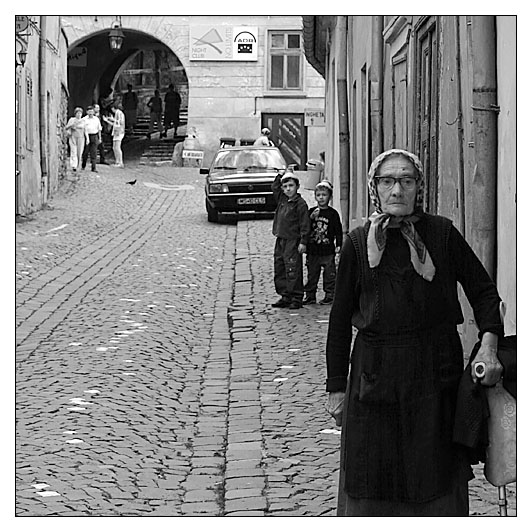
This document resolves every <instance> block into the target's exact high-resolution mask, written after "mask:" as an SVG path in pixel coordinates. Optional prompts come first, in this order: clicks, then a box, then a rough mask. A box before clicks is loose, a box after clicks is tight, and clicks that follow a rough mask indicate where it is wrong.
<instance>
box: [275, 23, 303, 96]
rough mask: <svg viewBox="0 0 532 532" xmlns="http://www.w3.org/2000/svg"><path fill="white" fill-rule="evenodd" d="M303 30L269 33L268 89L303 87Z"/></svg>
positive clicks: (295, 88)
mask: <svg viewBox="0 0 532 532" xmlns="http://www.w3.org/2000/svg"><path fill="white" fill-rule="evenodd" d="M301 41H302V39H301V32H298V31H293V32H280V31H272V32H270V35H269V46H268V51H269V69H268V89H272V90H277V89H279V90H297V89H301V79H302V75H303V52H302V42H301Z"/></svg>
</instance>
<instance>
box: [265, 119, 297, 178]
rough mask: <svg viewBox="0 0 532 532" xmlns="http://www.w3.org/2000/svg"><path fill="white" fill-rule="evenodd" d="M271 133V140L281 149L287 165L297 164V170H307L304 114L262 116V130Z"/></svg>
mask: <svg viewBox="0 0 532 532" xmlns="http://www.w3.org/2000/svg"><path fill="white" fill-rule="evenodd" d="M263 127H267V128H268V129H269V130H270V131H271V135H270V138H271V140H272V141H273V143H274V144H275V145H276V146H277V147H278V148H279V150H280V151H281V153H282V154H283V157H284V158H285V160H286V164H287V165H289V164H295V165H297V169H299V170H306V168H307V128H306V127H305V116H304V115H303V114H302V113H275V114H268V113H263V114H262V125H261V128H263Z"/></svg>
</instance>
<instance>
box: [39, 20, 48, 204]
mask: <svg viewBox="0 0 532 532" xmlns="http://www.w3.org/2000/svg"><path fill="white" fill-rule="evenodd" d="M46 105H47V98H46V15H41V16H40V28H39V147H40V155H41V190H42V189H43V188H45V187H46V183H47V180H46V179H44V178H46V177H47V176H48V139H47V135H46V131H47V127H46V126H47V121H48V116H47V112H46ZM47 195H48V191H47V190H46V191H45V194H44V195H43V203H45V202H46V199H47Z"/></svg>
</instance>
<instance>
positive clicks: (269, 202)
mask: <svg viewBox="0 0 532 532" xmlns="http://www.w3.org/2000/svg"><path fill="white" fill-rule="evenodd" d="M285 170H286V162H285V160H284V158H283V156H282V155H281V152H280V151H279V149H278V148H275V147H266V146H257V147H255V146H237V147H231V148H220V149H219V150H218V152H217V153H216V155H215V156H214V159H213V161H212V164H211V166H210V168H200V174H206V178H205V208H206V209H207V219H208V220H209V222H216V221H218V214H219V213H221V212H241V211H259V212H273V211H275V201H274V199H273V193H272V188H271V187H272V183H273V180H274V179H275V176H276V175H277V174H278V173H280V172H281V173H284V172H285Z"/></svg>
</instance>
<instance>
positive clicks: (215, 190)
mask: <svg viewBox="0 0 532 532" xmlns="http://www.w3.org/2000/svg"><path fill="white" fill-rule="evenodd" d="M209 192H210V193H211V194H223V193H225V192H229V187H228V186H227V185H220V184H211V185H209Z"/></svg>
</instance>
